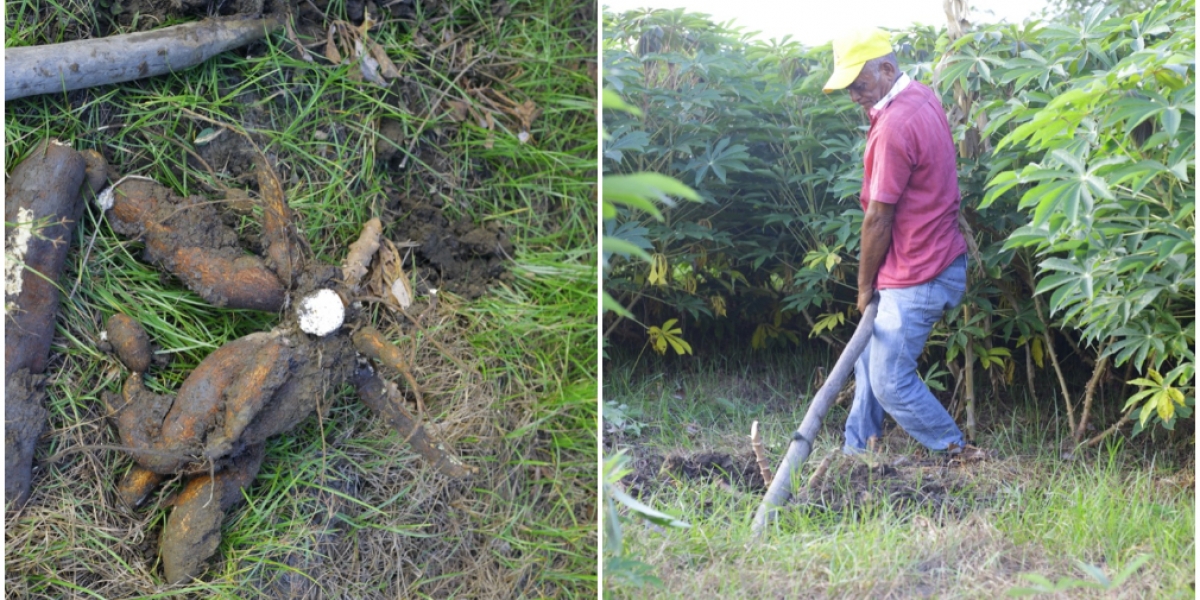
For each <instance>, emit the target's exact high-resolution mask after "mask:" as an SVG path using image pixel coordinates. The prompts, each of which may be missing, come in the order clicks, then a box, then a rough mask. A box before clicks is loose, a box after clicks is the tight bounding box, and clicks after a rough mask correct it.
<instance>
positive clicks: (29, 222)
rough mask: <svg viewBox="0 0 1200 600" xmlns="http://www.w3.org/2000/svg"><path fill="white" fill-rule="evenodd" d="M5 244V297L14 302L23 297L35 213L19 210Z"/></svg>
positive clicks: (27, 209)
mask: <svg viewBox="0 0 1200 600" xmlns="http://www.w3.org/2000/svg"><path fill="white" fill-rule="evenodd" d="M7 229H8V236H7V239H6V240H5V244H4V296H5V300H6V302H7V300H8V299H9V298H12V299H13V300H14V301H15V300H16V298H17V297H18V296H20V295H21V288H22V287H23V286H24V281H25V279H24V278H23V277H22V274H23V273H24V270H25V255H26V254H28V253H29V241H30V240H32V239H33V211H32V210H30V209H29V208H26V207H24V206H22V207H20V208H18V209H17V222H16V224H15V226H14V227H10V228H7Z"/></svg>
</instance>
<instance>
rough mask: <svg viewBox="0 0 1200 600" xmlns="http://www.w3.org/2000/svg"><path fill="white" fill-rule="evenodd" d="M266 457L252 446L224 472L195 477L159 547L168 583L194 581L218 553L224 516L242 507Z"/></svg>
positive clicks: (180, 499)
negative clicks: (238, 506) (244, 493)
mask: <svg viewBox="0 0 1200 600" xmlns="http://www.w3.org/2000/svg"><path fill="white" fill-rule="evenodd" d="M263 454H264V452H263V445H262V444H258V445H256V446H252V447H250V448H248V449H247V450H246V451H245V452H244V453H242V454H241V455H240V456H238V457H237V458H236V459H234V461H233V462H232V463H231V464H230V465H229V466H228V467H227V468H226V469H224V470H223V471H219V472H217V473H216V474H215V475H211V476H210V475H199V476H197V477H193V478H192V479H191V480H189V481H188V482H187V485H186V486H184V488H183V491H182V492H180V494H179V497H178V498H177V499H176V500H175V508H174V509H173V510H172V511H171V515H170V516H169V517H167V525H166V527H164V528H163V534H162V538H161V539H160V541H159V547H158V552H159V556H161V557H162V563H163V576H164V577H166V579H167V582H168V583H171V584H178V583H185V582H187V581H189V580H191V579H192V578H194V577H195V576H196V575H198V574H199V573H200V571H201V570H202V569H203V567H204V563H205V561H207V560H208V559H209V557H211V556H212V555H213V554H214V553H215V552H216V551H217V546H218V545H219V544H220V543H221V522H222V521H223V520H224V519H225V512H226V511H228V510H229V509H231V508H233V507H235V506H237V505H238V504H239V503H241V501H242V490H243V489H244V488H247V487H249V486H250V484H251V483H253V482H254V477H255V476H257V475H258V470H259V468H260V467H261V466H262V460H263Z"/></svg>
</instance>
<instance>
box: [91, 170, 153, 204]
mask: <svg viewBox="0 0 1200 600" xmlns="http://www.w3.org/2000/svg"><path fill="white" fill-rule="evenodd" d="M129 179H141V180H143V181H154V180H153V179H151V178H149V177H142V176H141V175H126V176H124V177H122V178H121V179H119V180H117V182H116V183H114V184H112V185H110V186H108V187H106V188H104V190H103V191H101V192H100V193H99V194H96V206H99V207H100V210H108V209H110V208H112V207H113V202H114V201H115V200H116V197H115V195H114V194H115V193H116V190H117V186H118V185H121V184H122V183H125V182H126V181H127V180H129ZM154 183H158V182H157V181H154Z"/></svg>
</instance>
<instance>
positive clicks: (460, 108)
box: [446, 100, 471, 123]
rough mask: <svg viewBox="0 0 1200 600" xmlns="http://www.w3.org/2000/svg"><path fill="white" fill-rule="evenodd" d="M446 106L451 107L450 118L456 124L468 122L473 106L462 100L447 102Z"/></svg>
mask: <svg viewBox="0 0 1200 600" xmlns="http://www.w3.org/2000/svg"><path fill="white" fill-rule="evenodd" d="M446 105H447V106H449V107H450V114H449V117H450V118H451V119H452V120H454V121H455V122H459V123H461V122H463V121H466V120H467V115H468V114H469V113H470V112H471V105H470V104H467V103H466V102H464V101H462V100H447V101H446Z"/></svg>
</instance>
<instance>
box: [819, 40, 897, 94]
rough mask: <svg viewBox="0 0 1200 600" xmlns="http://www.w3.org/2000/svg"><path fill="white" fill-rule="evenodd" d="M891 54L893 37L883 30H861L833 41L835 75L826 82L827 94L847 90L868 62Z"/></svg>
mask: <svg viewBox="0 0 1200 600" xmlns="http://www.w3.org/2000/svg"><path fill="white" fill-rule="evenodd" d="M891 53H892V36H891V34H889V33H888V32H886V31H884V30H882V29H860V30H858V31H855V32H853V33H850V34H847V35H845V36H842V37H840V38H838V39H836V40H833V75H831V76H830V77H829V81H827V82H825V93H826V94H828V93H829V92H832V91H833V90H841V89H845V88H846V87H848V86H849V85H850V84H851V83H854V80H855V79H857V78H858V74H859V72H861V71H862V67H863V64H865V63H866V62H867V61H868V60H871V59H872V58H879V57H880V56H887V55H889V54H891Z"/></svg>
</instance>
